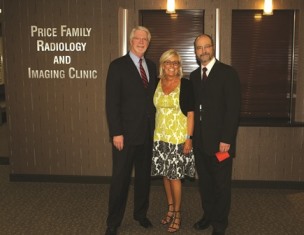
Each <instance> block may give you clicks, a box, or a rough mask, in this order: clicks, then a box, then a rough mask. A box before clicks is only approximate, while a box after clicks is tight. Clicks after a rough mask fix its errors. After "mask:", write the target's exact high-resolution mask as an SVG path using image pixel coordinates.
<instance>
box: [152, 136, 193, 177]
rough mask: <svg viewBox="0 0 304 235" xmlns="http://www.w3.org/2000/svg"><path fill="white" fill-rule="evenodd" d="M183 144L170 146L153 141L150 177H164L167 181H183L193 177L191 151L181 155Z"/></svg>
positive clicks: (162, 142)
mask: <svg viewBox="0 0 304 235" xmlns="http://www.w3.org/2000/svg"><path fill="white" fill-rule="evenodd" d="M183 148H184V144H183V143H182V144H170V143H166V142H164V141H154V144H153V157H152V168H151V175H152V176H165V177H167V178H168V179H171V180H175V179H183V178H184V177H185V176H189V177H194V176H195V162H194V155H193V151H191V152H190V153H189V154H184V153H183Z"/></svg>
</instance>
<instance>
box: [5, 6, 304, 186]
mask: <svg viewBox="0 0 304 235" xmlns="http://www.w3.org/2000/svg"><path fill="white" fill-rule="evenodd" d="M273 2H274V8H275V9H298V10H299V12H300V25H299V30H300V31H299V38H300V39H299V41H300V42H301V41H303V40H304V31H303V28H304V27H303V21H304V20H303V19H304V17H303V12H304V2H303V1H301V0H274V1H273ZM1 3H3V19H2V20H3V23H2V25H3V35H4V50H5V51H4V53H5V57H4V59H5V81H6V92H7V108H8V110H7V114H8V124H9V130H10V134H9V142H10V146H9V148H10V156H9V158H10V164H11V173H12V174H13V175H14V174H16V175H18V174H30V175H32V174H38V175H40V174H44V175H75V176H110V175H111V164H112V163H111V145H110V143H109V139H108V129H107V123H106V117H105V108H104V103H105V100H104V99H105V96H104V94H105V78H106V73H107V68H108V65H109V63H110V61H112V60H113V59H115V58H116V57H118V56H119V55H118V52H119V50H118V45H119V40H118V35H119V32H118V25H119V24H118V19H119V17H118V12H119V8H125V9H128V31H130V29H131V28H132V27H133V26H135V25H137V22H138V11H139V10H143V9H144V10H149V9H151V10H152V9H165V7H166V1H165V0H155V1H150V0H136V1H128V0H116V1H113V0H53V1H45V0H43V1H41V0H27V1H23V0H2V2H1ZM262 6H263V0H256V1H252V0H229V1H227V0H206V1H205V0H204V1H201V0H200V1H198V0H176V8H177V9H204V10H205V14H206V15H205V30H206V33H208V34H211V35H213V36H214V35H215V9H216V8H218V9H219V10H220V29H221V34H220V58H221V60H222V61H223V62H225V63H230V55H231V47H230V45H231V39H230V37H231V10H232V9H261V8H262ZM33 24H35V25H42V26H43V27H58V26H59V25H62V24H67V25H73V27H92V28H93V29H92V30H93V32H92V36H91V37H89V38H86V39H84V40H85V41H86V42H87V44H88V48H87V50H86V51H85V52H81V53H80V52H79V53H71V54H69V53H68V54H67V55H70V56H71V58H72V65H71V66H73V67H77V68H88V69H90V68H94V69H96V70H97V71H98V78H97V79H94V80H86V79H79V80H71V79H63V80H31V79H29V78H28V77H27V71H26V68H27V67H40V68H48V67H56V68H57V67H60V68H63V69H66V67H69V65H59V66H57V65H56V66H55V65H54V64H52V62H50V61H51V60H52V58H53V56H54V54H51V53H42V54H39V53H37V51H35V50H34V49H33V45H35V44H34V42H33V39H32V38H31V37H30V34H29V26H30V25H33ZM82 39H83V38H82ZM82 39H81V40H82ZM70 40H74V39H70ZM79 40H80V39H79ZM152 40H153V35H152ZM299 50H300V56H299V64H301V63H302V64H303V55H304V46H303V45H300V48H299ZM64 54H65V55H66V53H64ZM303 87H304V68H299V70H298V75H297V103H296V118H297V120H298V121H304V91H303ZM303 132H304V128H303V127H240V129H239V134H238V139H237V142H238V148H237V157H236V159H235V161H234V171H233V178H234V179H237V180H275V181H276V180H278V181H304V172H303V162H304V159H303V154H302V153H303V150H304V147H303V142H304V136H303Z"/></svg>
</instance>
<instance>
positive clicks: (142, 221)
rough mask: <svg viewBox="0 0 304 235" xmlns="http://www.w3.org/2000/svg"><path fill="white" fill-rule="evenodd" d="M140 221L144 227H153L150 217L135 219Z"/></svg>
mask: <svg viewBox="0 0 304 235" xmlns="http://www.w3.org/2000/svg"><path fill="white" fill-rule="evenodd" d="M135 220H137V221H138V223H139V225H140V226H142V227H144V228H150V227H153V225H152V223H151V222H150V220H149V219H148V218H142V219H135Z"/></svg>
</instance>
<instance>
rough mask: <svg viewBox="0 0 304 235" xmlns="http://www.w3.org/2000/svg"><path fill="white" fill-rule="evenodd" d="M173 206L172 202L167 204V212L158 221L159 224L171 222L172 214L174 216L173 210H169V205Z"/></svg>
mask: <svg viewBox="0 0 304 235" xmlns="http://www.w3.org/2000/svg"><path fill="white" fill-rule="evenodd" d="M173 206H174V205H173V204H169V205H168V212H167V214H166V215H165V216H164V217H163V219H162V220H161V222H160V223H161V224H163V225H166V224H169V223H171V221H172V219H173V216H174V211H173V210H170V207H173Z"/></svg>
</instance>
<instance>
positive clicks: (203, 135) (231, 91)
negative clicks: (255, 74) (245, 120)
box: [190, 61, 241, 155]
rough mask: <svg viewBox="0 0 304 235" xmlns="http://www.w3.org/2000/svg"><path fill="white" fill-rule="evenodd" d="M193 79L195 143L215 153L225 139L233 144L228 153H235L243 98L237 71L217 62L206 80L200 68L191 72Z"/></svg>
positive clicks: (205, 150)
mask: <svg viewBox="0 0 304 235" xmlns="http://www.w3.org/2000/svg"><path fill="white" fill-rule="evenodd" d="M190 80H191V81H192V84H193V89H194V94H195V118H194V146H196V147H199V148H201V149H202V150H203V151H204V152H206V153H207V154H209V155H214V154H215V153H216V152H218V151H219V143H220V142H224V143H228V144H230V145H231V146H230V150H229V153H230V154H231V155H234V153H235V142H236V134H237V128H238V121H239V113H240V100H241V98H240V97H241V92H240V82H239V78H238V75H237V73H236V71H235V70H234V69H233V68H232V67H231V66H229V65H226V64H223V63H221V62H219V61H216V62H215V64H214V66H213V67H212V69H211V71H210V73H209V76H208V78H207V80H206V81H205V82H202V81H201V67H199V68H198V69H196V70H194V71H193V72H192V73H191V74H190ZM200 105H202V109H201V111H200Z"/></svg>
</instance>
